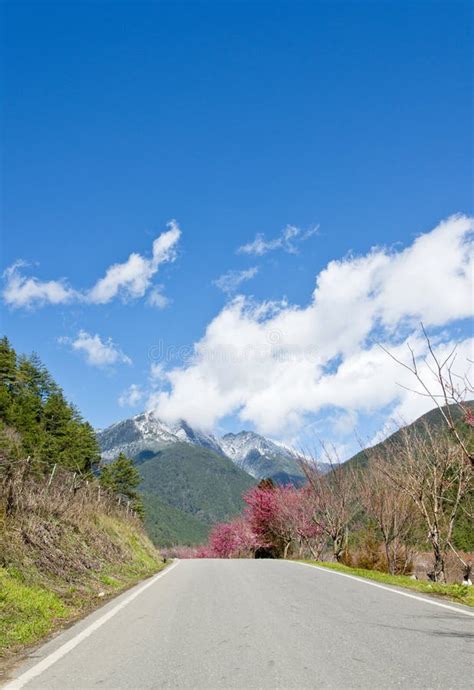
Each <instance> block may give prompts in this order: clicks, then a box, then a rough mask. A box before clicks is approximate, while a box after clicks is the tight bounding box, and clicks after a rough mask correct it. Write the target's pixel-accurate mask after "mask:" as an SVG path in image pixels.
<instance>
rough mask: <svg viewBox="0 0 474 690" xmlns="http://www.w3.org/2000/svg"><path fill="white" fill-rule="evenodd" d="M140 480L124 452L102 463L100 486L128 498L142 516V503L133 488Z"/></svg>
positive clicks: (137, 472)
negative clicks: (107, 462) (104, 463)
mask: <svg viewBox="0 0 474 690" xmlns="http://www.w3.org/2000/svg"><path fill="white" fill-rule="evenodd" d="M140 482H141V477H140V473H139V471H138V470H137V468H136V467H135V465H134V464H133V462H132V460H130V459H129V458H127V456H126V455H124V453H120V455H119V456H118V458H117V459H116V460H114V461H113V462H111V463H110V464H108V465H104V467H102V469H101V472H100V483H101V484H102V486H103V487H105V488H106V489H109V491H113V492H114V493H116V494H118V495H120V496H126V497H127V498H128V499H129V500H130V502H131V504H132V508H133V509H134V510H135V511H136V512H137V513H138V514H139V515H141V516H142V515H143V503H142V501H141V498H140V496H139V494H138V493H137V491H136V490H135V489H136V488H137V487H138V486H139V485H140Z"/></svg>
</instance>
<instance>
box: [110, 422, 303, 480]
mask: <svg viewBox="0 0 474 690" xmlns="http://www.w3.org/2000/svg"><path fill="white" fill-rule="evenodd" d="M97 439H98V441H99V444H100V447H101V451H102V459H103V460H105V461H106V462H107V461H109V460H113V459H114V458H116V457H117V455H118V454H119V453H120V452H122V453H125V454H126V455H127V456H129V457H131V458H133V459H137V460H145V459H147V458H150V457H152V456H153V455H155V454H156V453H157V452H158V451H160V450H162V449H163V448H166V447H168V446H171V445H174V444H177V443H184V444H187V445H188V447H189V446H195V447H199V448H207V449H208V450H211V451H213V452H215V453H217V454H219V455H222V456H226V457H228V458H230V459H231V460H232V462H234V463H235V464H236V465H237V466H238V467H239V468H241V469H242V470H244V471H245V472H247V473H248V474H250V475H251V476H252V477H255V478H256V479H263V478H266V477H272V478H273V479H274V480H275V481H277V482H279V483H281V484H286V483H288V482H291V483H296V484H298V483H301V481H302V480H303V473H302V472H301V469H300V467H299V466H298V463H297V462H296V460H295V458H294V453H293V451H292V450H291V449H289V448H286V447H285V446H283V445H281V444H278V443H275V442H274V441H271V440H269V439H266V438H265V437H263V436H260V435H259V434H256V433H254V432H252V431H241V432H240V433H238V434H226V435H225V436H223V437H222V438H218V437H216V436H213V435H212V434H205V433H203V432H201V431H198V430H196V429H193V428H192V427H191V426H189V424H187V423H186V422H185V421H183V420H181V421H179V422H177V423H175V424H166V423H165V422H163V421H162V420H160V419H159V418H158V417H156V415H155V414H154V413H153V412H144V413H142V414H139V415H136V416H135V417H131V418H130V419H125V420H124V421H122V422H118V423H117V424H113V425H112V426H110V427H108V428H107V429H104V430H101V431H98V432H97Z"/></svg>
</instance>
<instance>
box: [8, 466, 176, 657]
mask: <svg viewBox="0 0 474 690" xmlns="http://www.w3.org/2000/svg"><path fill="white" fill-rule="evenodd" d="M162 565H163V561H162V559H161V557H160V555H159V554H158V552H157V551H156V549H155V548H154V547H153V545H152V544H151V542H150V541H149V539H148V538H147V536H146V535H145V533H144V531H143V528H142V525H141V522H140V520H139V519H138V518H137V517H136V516H135V515H134V514H133V513H132V511H131V510H130V509H129V507H128V506H127V505H126V504H125V503H121V504H119V502H118V499H117V496H114V495H112V494H109V493H107V492H105V491H104V489H103V488H101V487H100V486H99V483H98V482H97V481H95V480H91V479H83V478H81V477H79V476H78V475H77V474H75V473H73V472H69V471H66V470H64V468H60V467H56V469H55V471H54V474H52V471H48V473H47V474H42V473H41V472H40V471H39V470H38V469H37V468H36V469H33V468H32V467H31V466H30V463H29V462H27V461H21V462H19V461H15V462H9V461H7V460H6V458H4V457H3V458H2V459H1V462H0V594H1V595H0V612H1V614H2V615H1V619H2V624H1V625H0V654H1V653H2V650H3V653H4V654H5V653H7V650H10V651H11V650H17V649H19V648H21V647H22V646H23V645H24V644H28V643H30V642H34V641H36V640H37V639H40V638H41V637H42V636H44V635H45V634H47V633H48V632H49V631H51V630H53V629H55V628H56V627H58V626H60V625H61V624H62V622H63V621H65V620H70V619H71V618H74V617H75V616H77V615H79V614H81V613H82V612H84V611H86V610H88V609H89V608H91V607H93V606H94V605H97V603H98V602H100V601H102V600H103V599H102V598H103V597H105V596H106V595H107V594H109V593H112V592H116V591H119V590H120V589H123V588H124V587H127V586H129V585H131V584H133V583H134V582H136V581H138V580H140V579H142V578H143V577H146V576H148V575H151V574H152V573H154V572H156V571H157V570H159V569H160V568H161V567H162Z"/></svg>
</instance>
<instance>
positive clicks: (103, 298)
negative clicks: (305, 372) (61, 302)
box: [87, 220, 181, 304]
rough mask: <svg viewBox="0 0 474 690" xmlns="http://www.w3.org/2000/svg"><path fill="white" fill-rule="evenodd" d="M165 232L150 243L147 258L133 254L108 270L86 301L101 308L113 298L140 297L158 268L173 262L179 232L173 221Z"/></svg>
mask: <svg viewBox="0 0 474 690" xmlns="http://www.w3.org/2000/svg"><path fill="white" fill-rule="evenodd" d="M168 228H169V229H168V230H167V231H166V232H164V233H162V234H161V235H160V236H159V237H157V238H156V240H155V241H154V242H153V251H152V256H151V257H150V258H146V257H144V256H141V255H140V254H136V253H134V254H130V256H129V257H128V259H127V261H125V262H124V263H121V264H114V265H113V266H110V268H108V269H107V271H106V274H105V276H104V277H103V278H101V279H100V280H98V281H97V283H96V284H95V285H94V286H93V288H92V289H91V290H90V291H89V293H88V295H87V301H89V302H92V303H94V304H105V303H107V302H110V301H111V300H112V299H114V297H116V296H117V295H120V296H121V297H122V298H123V299H134V298H137V297H143V295H144V294H145V292H146V291H147V289H148V288H149V286H150V284H151V279H152V278H153V276H154V275H155V273H156V272H157V270H158V267H159V266H160V264H162V263H165V262H168V261H174V259H175V258H176V245H177V242H178V240H179V237H180V235H181V231H180V229H179V227H178V225H177V223H176V221H174V220H173V221H171V222H170V223H168Z"/></svg>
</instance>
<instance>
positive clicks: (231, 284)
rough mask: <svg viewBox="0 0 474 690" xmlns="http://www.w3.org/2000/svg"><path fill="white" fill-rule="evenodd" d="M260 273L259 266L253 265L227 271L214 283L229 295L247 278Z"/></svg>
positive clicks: (249, 278)
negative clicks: (240, 269) (243, 268)
mask: <svg viewBox="0 0 474 690" xmlns="http://www.w3.org/2000/svg"><path fill="white" fill-rule="evenodd" d="M257 273H258V267H257V266H253V267H252V268H247V269H245V270H243V271H227V272H226V273H223V274H222V275H221V276H219V278H217V280H214V285H215V286H216V287H218V288H219V290H222V292H225V293H226V294H227V295H231V294H233V293H234V292H235V291H236V290H237V288H238V287H239V286H240V285H241V284H242V283H244V282H245V281H247V280H251V279H252V278H254V277H255V276H256V275H257Z"/></svg>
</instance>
